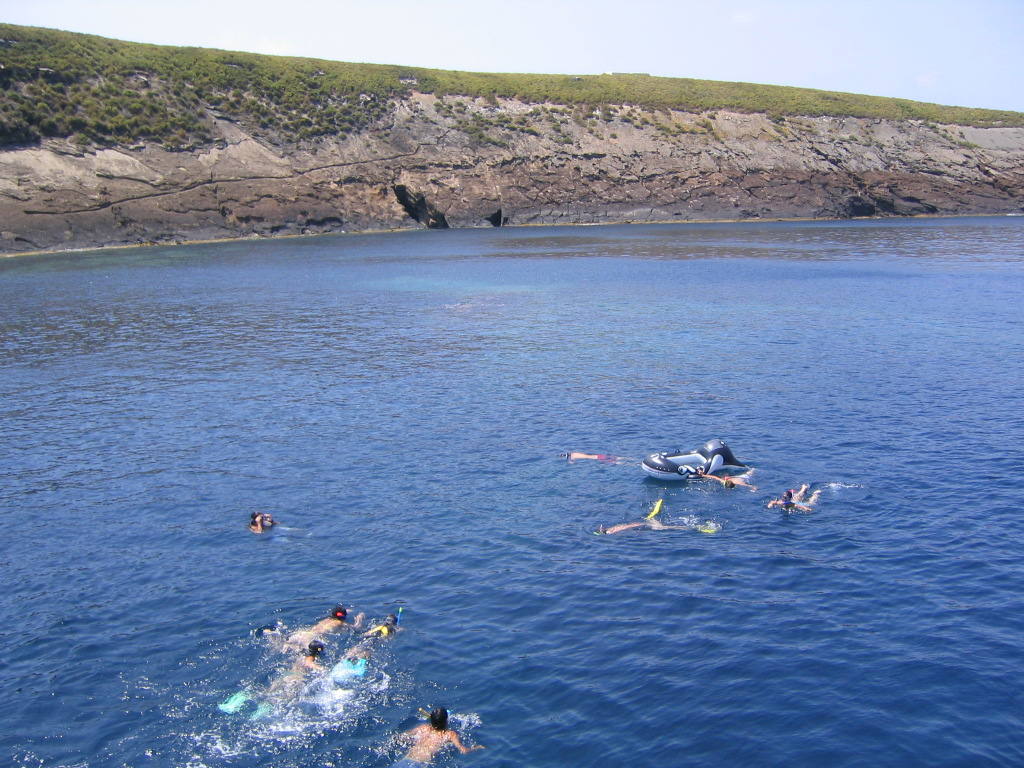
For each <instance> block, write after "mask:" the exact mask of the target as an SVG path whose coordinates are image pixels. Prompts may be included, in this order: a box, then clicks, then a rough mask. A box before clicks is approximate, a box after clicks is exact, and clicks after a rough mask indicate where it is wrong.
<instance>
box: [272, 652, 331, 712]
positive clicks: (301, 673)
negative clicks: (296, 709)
mask: <svg viewBox="0 0 1024 768" xmlns="http://www.w3.org/2000/svg"><path fill="white" fill-rule="evenodd" d="M323 652H324V644H323V643H321V642H319V641H318V640H314V641H313V642H311V643H310V644H309V645H308V646H306V652H305V653H304V654H303V655H302V656H301V657H299V658H298V659H296V660H295V663H294V664H292V666H291V669H289V670H288V671H287V672H286V673H285V674H284V675H282V676H281V677H279V678H278V679H277V680H275V681H274V682H272V683H271V684H270V687H269V688H267V696H288V697H289V698H290V697H292V696H294V695H295V694H296V693H298V688H299V687H300V686H301V684H302V682H303V681H304V680H305V679H306V677H308V676H309V675H310V673H312V672H323V669H324V668H323V665H322V664H321V663H320V662H319V661H317V659H319V658H320V654H322V653H323Z"/></svg>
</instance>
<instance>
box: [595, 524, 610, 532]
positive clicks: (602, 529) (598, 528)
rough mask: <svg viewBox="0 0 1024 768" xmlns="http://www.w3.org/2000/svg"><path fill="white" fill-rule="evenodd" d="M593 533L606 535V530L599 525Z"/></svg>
mask: <svg viewBox="0 0 1024 768" xmlns="http://www.w3.org/2000/svg"><path fill="white" fill-rule="evenodd" d="M594 533H608V529H606V528H605V527H604V525H599V526H597V530H596V531H594Z"/></svg>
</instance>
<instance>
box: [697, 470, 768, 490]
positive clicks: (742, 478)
mask: <svg viewBox="0 0 1024 768" xmlns="http://www.w3.org/2000/svg"><path fill="white" fill-rule="evenodd" d="M753 473H754V470H750V471H749V472H744V473H743V474H742V475H735V476H729V475H712V474H710V473H707V472H705V471H704V470H703V469H702V468H698V469H697V474H696V475H695V477H697V478H698V479H705V478H706V479H708V480H717V481H718V482H720V483H721V484H722V485H723V486H725V487H726V488H749V489H750V490H752V491H756V490H757V486H756V485H751V484H750V483H748V482H747V480H749V479H750V476H751V475H752V474H753Z"/></svg>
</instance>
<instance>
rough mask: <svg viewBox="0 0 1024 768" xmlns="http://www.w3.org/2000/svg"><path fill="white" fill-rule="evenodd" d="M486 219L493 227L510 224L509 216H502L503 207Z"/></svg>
mask: <svg viewBox="0 0 1024 768" xmlns="http://www.w3.org/2000/svg"><path fill="white" fill-rule="evenodd" d="M484 221H486V222H487V223H488V224H490V225H491V226H492V227H504V226H506V225H507V224H508V216H502V214H501V208H499V209H498V210H496V211H495V212H494V213H492V214H491V215H490V216H485V217H484Z"/></svg>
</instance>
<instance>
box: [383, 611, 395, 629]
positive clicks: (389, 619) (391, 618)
mask: <svg viewBox="0 0 1024 768" xmlns="http://www.w3.org/2000/svg"><path fill="white" fill-rule="evenodd" d="M397 623H398V617H397V616H396V615H395V614H393V613H389V614H388V615H387V616H385V617H384V624H385V626H388V627H393V626H395V624H397Z"/></svg>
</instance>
